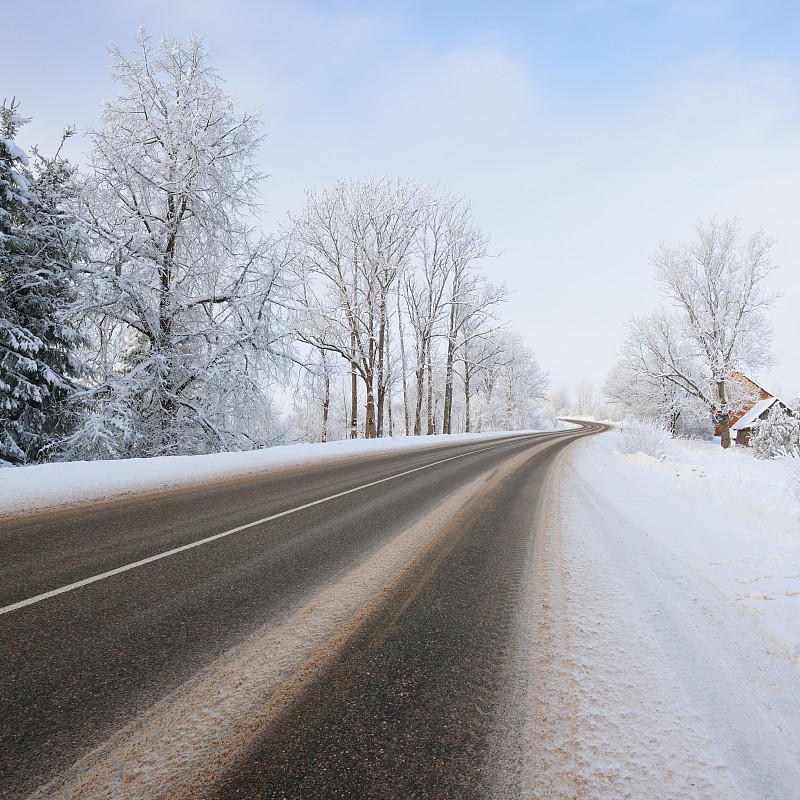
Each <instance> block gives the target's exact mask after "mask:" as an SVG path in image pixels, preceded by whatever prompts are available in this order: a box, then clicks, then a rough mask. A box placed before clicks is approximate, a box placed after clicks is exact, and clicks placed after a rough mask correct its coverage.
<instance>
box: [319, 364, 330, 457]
mask: <svg viewBox="0 0 800 800" xmlns="http://www.w3.org/2000/svg"><path fill="white" fill-rule="evenodd" d="M320 352H321V353H322V368H323V370H324V373H323V375H324V377H323V382H324V384H323V385H324V395H323V398H322V437H321V438H322V441H323V442H327V441H328V415H329V413H330V408H331V376H330V375H329V374H328V365H327V363H326V362H325V351H324V350H323V351H320Z"/></svg>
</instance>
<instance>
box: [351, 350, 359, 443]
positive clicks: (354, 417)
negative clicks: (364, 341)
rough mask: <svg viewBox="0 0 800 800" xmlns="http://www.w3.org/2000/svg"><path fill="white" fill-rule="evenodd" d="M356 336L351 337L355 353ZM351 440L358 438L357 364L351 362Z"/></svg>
mask: <svg viewBox="0 0 800 800" xmlns="http://www.w3.org/2000/svg"><path fill="white" fill-rule="evenodd" d="M355 339H356V337H355V334H351V335H350V348H351V351H352V352H355V349H356V342H355ZM350 438H351V439H357V438H358V375H357V374H356V362H355V361H351V362H350Z"/></svg>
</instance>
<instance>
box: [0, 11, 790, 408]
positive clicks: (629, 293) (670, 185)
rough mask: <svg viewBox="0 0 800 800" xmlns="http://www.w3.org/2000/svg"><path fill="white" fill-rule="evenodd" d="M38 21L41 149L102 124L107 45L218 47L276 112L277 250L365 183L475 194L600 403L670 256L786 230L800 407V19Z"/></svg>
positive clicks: (498, 268)
mask: <svg viewBox="0 0 800 800" xmlns="http://www.w3.org/2000/svg"><path fill="white" fill-rule="evenodd" d="M17 15H18V17H21V19H18V20H17V24H16V25H15V26H14V31H15V35H14V36H12V37H9V36H4V37H3V39H4V41H3V46H2V48H0V76H2V77H0V95H2V96H12V95H15V96H16V97H17V98H18V100H20V101H21V103H22V107H23V111H24V112H25V113H26V114H27V115H29V116H32V117H33V118H34V120H33V122H32V123H31V124H30V125H28V126H27V127H26V128H25V129H24V130H23V132H22V134H21V135H20V143H21V144H23V145H26V146H29V145H30V144H32V143H36V142H38V143H40V144H41V146H42V148H43V149H44V150H45V151H47V150H49V149H52V147H54V146H55V142H56V141H57V139H58V134H59V131H60V130H61V129H62V128H63V127H64V126H65V125H67V124H75V125H77V126H78V127H79V128H82V127H84V126H89V127H91V126H97V125H98V124H99V113H100V101H101V100H102V99H104V98H107V97H112V96H114V95H115V94H116V93H117V90H116V87H115V85H114V83H113V81H112V80H111V79H110V77H109V75H108V67H107V56H106V45H107V44H108V43H109V42H110V41H113V42H115V43H117V44H118V45H120V46H121V47H122V48H123V49H127V50H129V49H130V47H131V43H132V39H133V36H134V34H135V32H136V29H137V28H138V26H139V25H140V24H141V25H144V27H145V28H146V29H147V30H148V31H149V32H150V33H151V34H153V35H154V36H158V35H159V34H160V33H162V32H169V33H170V34H172V35H174V36H176V37H179V38H183V39H185V38H186V36H188V35H189V34H199V35H203V36H204V38H205V42H206V44H207V45H208V46H209V47H210V49H211V50H212V57H211V60H212V63H213V64H214V65H215V66H216V67H217V69H218V70H219V72H220V74H221V75H222V77H223V78H225V80H226V82H227V86H228V88H229V90H230V91H231V92H233V93H234V94H235V95H237V96H238V97H239V98H240V99H241V101H242V103H243V104H244V105H246V106H253V105H258V106H260V107H261V109H262V114H263V120H264V129H265V132H266V133H267V134H268V138H267V140H266V141H265V143H264V146H263V149H262V154H261V158H262V160H263V165H264V169H265V171H267V172H268V173H270V175H271V178H270V180H269V182H268V184H267V185H266V187H265V194H264V201H265V206H266V209H267V211H266V215H265V225H266V227H267V228H268V229H274V228H277V225H278V224H279V222H280V221H281V220H282V219H283V218H284V216H285V214H286V213H287V212H289V211H293V210H297V209H299V206H300V204H301V203H302V200H303V192H304V191H305V190H306V189H308V188H312V187H314V188H318V187H323V186H326V185H328V184H330V183H333V182H335V181H336V180H337V179H339V178H344V177H350V176H354V177H360V176H370V175H375V174H387V175H397V174H403V175H407V176H410V177H416V178H420V179H423V180H426V181H430V182H441V183H444V184H447V185H449V186H451V187H452V188H453V189H455V190H456V191H458V192H462V193H464V194H467V195H468V196H469V197H470V198H471V199H472V200H473V202H474V205H475V211H476V215H477V217H478V219H479V222H480V224H481V225H482V227H483V228H484V229H485V230H486V232H487V233H489V235H490V236H491V238H492V251H493V253H494V254H495V256H496V257H495V258H492V259H490V260H489V261H487V263H486V265H485V269H486V271H487V273H489V274H490V276H491V278H492V279H493V280H496V281H505V282H506V283H507V284H508V286H509V288H510V289H512V290H514V294H513V296H512V299H511V301H510V302H509V303H508V304H507V306H506V308H505V309H504V314H505V316H506V317H507V318H508V319H510V320H513V322H514V323H515V324H516V325H517V326H518V327H519V328H521V329H522V331H523V332H524V333H525V334H526V336H527V337H528V340H529V341H530V344H531V345H532V347H533V348H534V350H535V352H536V353H537V355H538V357H539V360H540V361H541V362H542V364H543V366H544V367H545V368H546V369H548V370H549V371H550V372H551V375H552V380H553V382H554V383H564V384H566V385H567V386H569V387H571V386H572V385H574V383H575V382H576V381H578V380H580V379H582V378H588V379H590V380H593V381H594V382H595V383H596V384H598V385H599V384H600V383H601V382H602V379H603V377H604V375H605V372H606V371H607V370H608V368H609V367H610V366H611V364H612V363H613V361H614V351H615V350H616V348H617V347H618V346H619V344H620V341H621V339H622V336H623V326H624V323H625V320H626V319H627V318H628V317H629V316H630V315H631V314H634V313H636V314H639V313H643V312H645V311H647V310H649V309H650V308H651V307H652V306H653V305H654V304H655V303H656V302H657V294H656V291H655V286H654V283H653V280H652V270H651V268H650V265H649V257H650V254H651V253H652V252H653V250H654V249H655V248H656V247H657V246H658V244H659V242H660V241H662V240H663V241H666V242H678V241H682V240H686V239H689V238H691V235H692V226H693V223H694V221H695V220H696V219H698V218H706V217H708V216H709V215H711V214H717V215H719V216H721V217H725V216H731V215H741V216H742V218H743V223H744V227H745V229H746V230H753V229H755V228H759V227H762V226H764V227H766V229H767V231H768V232H769V233H770V234H771V235H773V236H774V237H775V238H776V239H777V240H778V244H777V245H776V247H775V250H774V257H775V261H776V262H777V263H778V265H779V267H780V269H779V271H778V272H776V273H775V277H774V288H776V289H779V290H781V291H782V292H783V298H782V299H781V300H780V301H779V304H778V306H777V307H776V309H775V313H774V315H773V321H774V325H775V330H776V340H775V351H776V354H777V356H778V358H779V359H780V361H781V363H780V364H779V365H778V366H777V367H776V368H775V369H774V370H773V371H772V372H771V373H769V374H765V375H761V376H759V377H760V378H761V379H762V381H763V382H764V383H765V384H767V385H769V386H770V387H772V386H774V385H780V386H781V387H782V389H783V391H784V393H785V394H787V395H790V396H794V395H796V394H798V393H800V358H798V356H797V352H796V351H797V346H798V344H800V268H799V267H798V259H800V226H798V225H797V222H796V218H797V203H798V194H800V192H798V190H799V189H800V147H798V142H800V57H799V56H798V47H797V42H798V41H800V4H796V3H794V2H777V1H770V0H762V1H761V2H754V1H752V0H751V1H750V2H741V1H740V0H707V1H705V2H704V0H694V2H690V1H688V0H674V1H673V2H669V1H667V0H574V1H572V2H571V1H570V0H563V1H562V2H494V3H492V4H489V3H485V2H472V1H471V2H421V1H420V2H401V1H400V0H397V1H396V2H382V1H380V2H369V3H368V2H325V3H322V2H305V3H302V2H270V0H267V1H266V2H255V0H252V1H251V2H246V1H245V0H235V1H234V2H225V3H222V2H211V0H206V1H205V2H203V1H202V0H200V2H190V1H189V0H181V1H179V2H163V0H162V1H161V2H136V3H135V2H117V3H101V2H97V3H90V2H70V3H65V2H45V1H44V0H32V1H31V2H28V3H27V4H26V5H25V6H21V5H20V6H18V10H17ZM6 18H7V17H6ZM88 147H89V145H88V141H87V140H86V139H85V138H83V139H80V138H79V139H77V140H76V141H74V142H73V143H71V148H72V149H71V150H70V153H69V154H70V156H71V157H72V158H73V159H75V160H78V161H81V160H83V159H84V158H85V153H86V152H87V151H88Z"/></svg>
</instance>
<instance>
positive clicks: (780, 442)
mask: <svg viewBox="0 0 800 800" xmlns="http://www.w3.org/2000/svg"><path fill="white" fill-rule="evenodd" d="M752 445H753V455H755V457H756V458H781V457H783V456H792V457H795V458H800V409H798V410H796V411H795V413H794V416H792V415H790V414H787V413H785V412H784V411H782V410H781V409H780V408H777V407H773V408H772V410H771V411H770V413H769V416H767V418H766V419H765V420H762V421H761V422H759V424H758V427H757V428H756V432H755V435H754V436H753V439H752Z"/></svg>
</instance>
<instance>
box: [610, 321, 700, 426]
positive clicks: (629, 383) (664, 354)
mask: <svg viewBox="0 0 800 800" xmlns="http://www.w3.org/2000/svg"><path fill="white" fill-rule="evenodd" d="M681 330H682V326H681V322H680V319H679V318H678V317H677V316H676V315H675V314H674V313H671V312H669V311H667V310H666V309H657V310H656V311H654V312H653V313H651V314H645V315H643V316H639V317H633V318H631V319H630V320H629V322H628V323H627V331H626V336H625V340H624V342H623V344H622V347H621V348H620V351H619V360H618V362H617V363H616V364H615V366H614V367H613V368H612V369H611V371H610V372H609V374H608V376H607V377H606V380H605V383H604V385H603V394H604V395H605V397H606V399H607V400H608V401H609V402H610V403H611V404H612V406H613V407H614V409H615V411H616V413H619V414H621V415H622V417H623V418H633V419H639V420H643V421H649V422H654V423H657V424H658V425H660V426H662V427H664V428H666V429H667V430H669V431H670V433H672V434H675V433H677V432H679V430H686V429H696V428H697V427H698V423H699V422H700V421H701V420H705V419H709V418H710V416H709V415H710V404H709V400H708V393H709V388H710V387H709V386H708V384H707V381H706V380H705V378H704V374H703V371H702V368H701V366H700V363H699V361H698V359H697V358H696V355H695V351H694V348H693V346H692V344H691V342H690V341H689V340H688V339H687V338H686V337H685V336H683V334H682V333H681Z"/></svg>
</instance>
